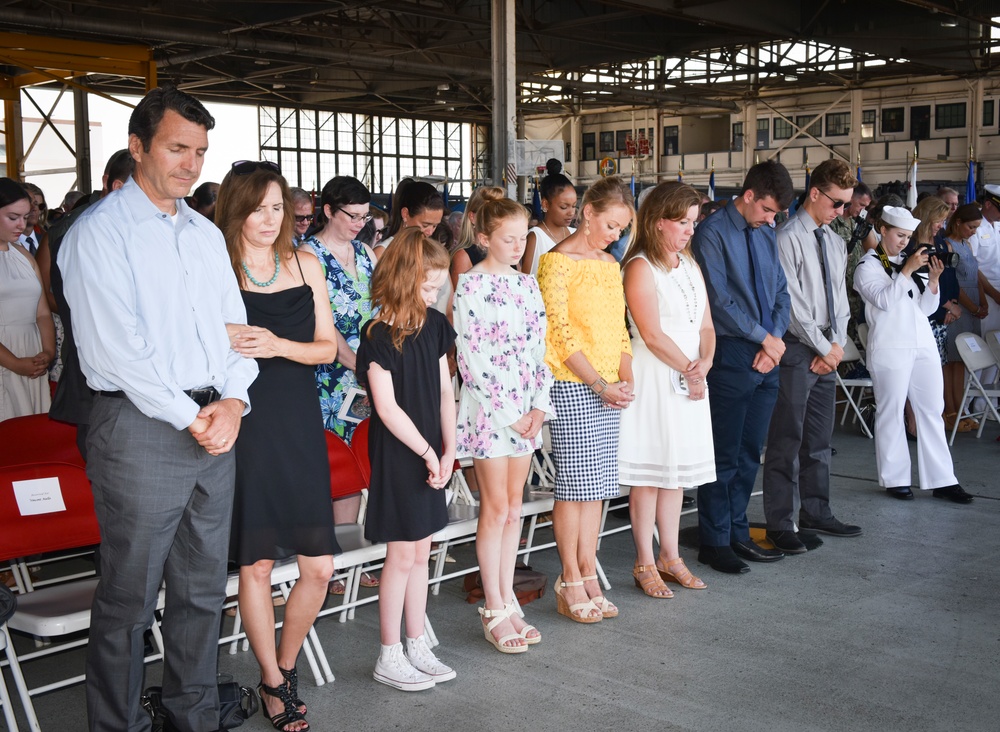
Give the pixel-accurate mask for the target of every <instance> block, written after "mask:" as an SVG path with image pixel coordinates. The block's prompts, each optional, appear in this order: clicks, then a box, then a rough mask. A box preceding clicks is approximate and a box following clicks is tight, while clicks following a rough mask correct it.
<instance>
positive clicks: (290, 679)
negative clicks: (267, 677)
mask: <svg viewBox="0 0 1000 732" xmlns="http://www.w3.org/2000/svg"><path fill="white" fill-rule="evenodd" d="M278 670H279V671H280V672H281V675H282V676H284V677H285V681H286V682H287V683H288V694H289V696H291V697H292V704H294V705H295V706H296V707H297V708H298V710H299V714H301V715H303V716H305V713H306V711H307V709H306V703H305V702H304V701H302V700H301V699H299V670H298V669H297V668H295V667H294V666H292V668H290V669H287V668H281V666H278Z"/></svg>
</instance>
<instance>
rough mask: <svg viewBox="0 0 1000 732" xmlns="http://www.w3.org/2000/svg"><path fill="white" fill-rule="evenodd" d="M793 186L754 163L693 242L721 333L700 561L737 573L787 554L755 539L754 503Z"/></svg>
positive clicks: (785, 302)
mask: <svg viewBox="0 0 1000 732" xmlns="http://www.w3.org/2000/svg"><path fill="white" fill-rule="evenodd" d="M793 193H794V192H793V189H792V180H791V177H790V176H789V175H788V171H787V170H785V168H784V167H783V166H782V165H780V164H779V163H775V162H772V161H768V162H765V163H759V164H757V165H755V166H753V167H752V168H750V170H749V171H747V177H746V179H745V180H744V181H743V190H742V192H741V193H740V195H739V196H737V197H736V198H735V199H734V200H733V201H731V202H730V203H729V204H727V205H726V207H725V208H723V209H722V210H721V211H717V212H716V213H714V214H712V215H711V216H709V217H708V218H707V219H705V220H704V221H702V222H701V223H700V224H699V225H698V228H697V229H695V230H694V239H693V241H692V248H693V249H694V254H695V257H696V258H697V260H698V264H699V265H700V266H701V270H702V274H703V275H704V276H705V287H706V289H707V290H708V304H709V307H711V309H712V321H713V322H714V323H715V332H716V335H717V336H718V338H717V341H716V349H715V361H714V363H713V365H712V369H711V371H709V372H708V378H707V379H706V381H707V382H708V400H709V408H710V409H711V412H712V436H713V440H714V443H715V475H716V480H715V482H714V483H709V484H707V485H703V486H700V487H699V488H698V527H699V532H700V535H701V550H700V552H699V554H698V561H700V562H703V563H705V564H708V565H709V566H711V567H712V568H713V569H715V570H718V571H720V572H727V573H730V574H741V573H743V572H749V571H750V567H749V566H747V565H746V564H744V563H743V562H742V561H741V559H746V560H749V561H755V562H770V561H775V560H778V559H781V558H782V557H783V556H784V555H783V554H782V553H781V552H779V551H774V550H771V549H763V548H761V547H760V546H758V545H757V544H755V543H754V542H753V541H751V539H750V524H749V522H748V521H747V504H748V503H749V502H750V493H751V492H752V490H753V484H754V480H755V479H756V477H757V470H758V468H759V467H760V453H761V447H762V445H763V442H764V436H765V435H766V434H767V425H768V422H769V421H770V419H771V411H772V410H773V409H774V402H775V399H777V396H778V362H779V361H780V360H781V356H782V354H783V353H784V352H785V343H784V341H782V339H781V337H782V336H783V335H784V333H785V329H786V328H788V320H789V309H790V301H789V297H788V288H787V283H786V282H785V275H784V272H783V271H782V269H781V263H780V262H779V261H778V247H777V244H776V243H775V238H774V230H773V229H772V228H770V225H771V224H772V223H773V222H774V216H775V214H777V213H778V212H779V211H783V210H784V209H785V208H787V207H788V204H789V203H791V201H792V196H793Z"/></svg>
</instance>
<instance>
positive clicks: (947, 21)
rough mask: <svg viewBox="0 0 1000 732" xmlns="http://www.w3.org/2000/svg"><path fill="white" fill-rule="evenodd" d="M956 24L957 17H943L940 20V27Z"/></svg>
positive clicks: (952, 26) (951, 26)
mask: <svg viewBox="0 0 1000 732" xmlns="http://www.w3.org/2000/svg"><path fill="white" fill-rule="evenodd" d="M957 26H958V19H957V18H945V19H944V20H942V21H941V27H942V28H955V27H957Z"/></svg>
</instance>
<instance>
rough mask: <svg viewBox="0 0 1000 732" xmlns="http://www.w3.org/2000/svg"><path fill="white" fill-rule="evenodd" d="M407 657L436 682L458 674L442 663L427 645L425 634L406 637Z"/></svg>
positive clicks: (415, 666) (416, 667)
mask: <svg viewBox="0 0 1000 732" xmlns="http://www.w3.org/2000/svg"><path fill="white" fill-rule="evenodd" d="M406 657H407V658H408V659H409V661H410V663H411V664H412V665H413V667H414V668H415V669H417V670H418V671H423V672H424V673H425V674H427V675H428V676H430V677H431V678H432V679H434V681H435V683H439V684H440V683H441V682H442V681H451V680H452V679H453V678H455V676H457V674H456V673H455V669H453V668H452V667H451V666H446V665H445V664H443V663H441V661H440V660H439V659H438V657H437V656H435V655H434V652H433V651H431V649H430V648H429V647H428V646H427V639H426V638H424V636H420V637H419V638H407V639H406Z"/></svg>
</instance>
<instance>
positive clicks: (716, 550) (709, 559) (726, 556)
mask: <svg viewBox="0 0 1000 732" xmlns="http://www.w3.org/2000/svg"><path fill="white" fill-rule="evenodd" d="M698 561H699V562H701V563H702V564H707V565H708V566H709V567H711V568H712V569H714V570H715V571H717V572H725V573H726V574H746V573H747V572H749V571H750V567H748V566H747V565H745V564H744V563H743V562H741V561H740V560H739V559H738V558H737V557H736V554H734V553H733V550H732V549H730V548H729V547H728V546H703V547H702V548H701V550H700V551H699V552H698Z"/></svg>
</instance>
